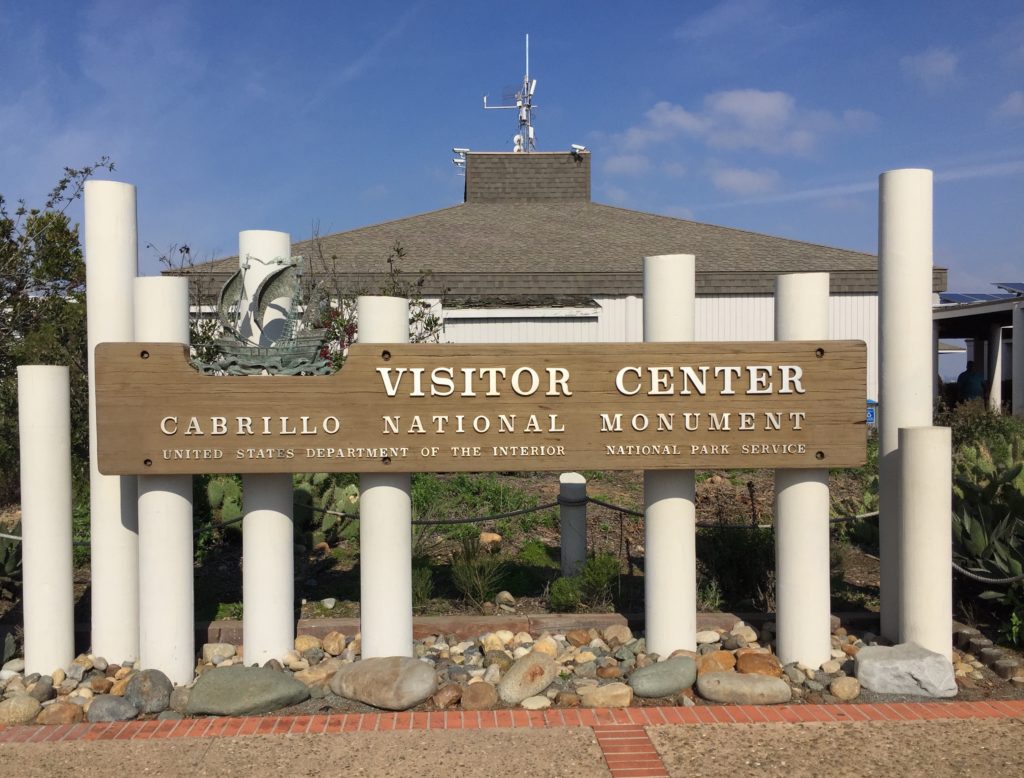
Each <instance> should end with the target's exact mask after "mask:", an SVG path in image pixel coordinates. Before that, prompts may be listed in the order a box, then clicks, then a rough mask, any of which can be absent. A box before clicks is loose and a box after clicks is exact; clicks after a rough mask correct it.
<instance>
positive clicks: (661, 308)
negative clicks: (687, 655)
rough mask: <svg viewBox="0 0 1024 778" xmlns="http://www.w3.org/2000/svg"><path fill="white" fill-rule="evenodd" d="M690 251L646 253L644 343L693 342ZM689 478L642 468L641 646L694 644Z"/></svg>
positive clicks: (686, 473) (660, 648)
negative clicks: (643, 633)
mask: <svg viewBox="0 0 1024 778" xmlns="http://www.w3.org/2000/svg"><path fill="white" fill-rule="evenodd" d="M695 289H696V276H695V262H694V257H693V255H692V254H666V255H663V256H655V257H644V341H646V342H648V343H654V342H680V341H691V340H693V332H694V295H695ZM695 489H696V487H695V481H694V474H693V471H692V470H646V471H644V549H645V551H644V554H645V558H644V610H645V621H646V637H647V650H648V651H652V652H654V653H657V654H660V655H661V656H668V655H669V654H671V653H672V652H673V651H675V650H676V649H679V648H685V649H688V650H690V651H693V650H695V649H696V648H697V555H696V535H695V533H696V528H695V517H696V506H695Z"/></svg>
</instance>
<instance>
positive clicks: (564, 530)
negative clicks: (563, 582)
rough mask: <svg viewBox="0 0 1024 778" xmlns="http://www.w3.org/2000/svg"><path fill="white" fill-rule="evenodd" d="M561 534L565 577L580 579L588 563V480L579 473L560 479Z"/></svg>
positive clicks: (567, 474)
mask: <svg viewBox="0 0 1024 778" xmlns="http://www.w3.org/2000/svg"><path fill="white" fill-rule="evenodd" d="M558 500H559V505H558V530H559V535H560V536H561V548H562V560H561V561H562V575H566V576H569V575H576V573H577V572H578V571H579V567H580V565H582V564H583V563H584V562H586V561H587V502H586V501H587V479H586V478H584V477H583V476H582V475H580V474H579V473H562V474H561V475H560V476H558Z"/></svg>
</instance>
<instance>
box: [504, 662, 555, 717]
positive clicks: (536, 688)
mask: <svg viewBox="0 0 1024 778" xmlns="http://www.w3.org/2000/svg"><path fill="white" fill-rule="evenodd" d="M558 670H559V666H558V664H557V663H556V662H555V660H554V659H552V658H551V657H550V656H548V655H547V654H539V653H536V652H531V653H529V654H527V655H526V656H524V657H523V658H522V659H519V660H516V662H515V663H514V664H513V665H512V667H510V668H509V669H508V672H506V673H505V677H504V678H502V679H501V683H499V684H498V696H499V697H500V698H501V701H502V702H504V703H506V704H507V705H518V704H519V703H521V702H522V701H523V700H525V699H526V698H527V697H532V696H534V695H535V694H540V693H541V692H542V691H544V690H545V689H547V688H548V686H550V685H551V682H552V681H554V680H555V677H556V676H557V675H558Z"/></svg>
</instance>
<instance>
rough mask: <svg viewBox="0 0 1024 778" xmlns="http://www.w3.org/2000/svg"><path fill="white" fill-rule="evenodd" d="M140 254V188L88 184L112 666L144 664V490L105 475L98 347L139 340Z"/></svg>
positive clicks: (99, 519)
mask: <svg viewBox="0 0 1024 778" xmlns="http://www.w3.org/2000/svg"><path fill="white" fill-rule="evenodd" d="M138 253H139V252H138V232H137V230H136V226H135V187H134V186H132V185H131V184H123V183H120V182H118V181H86V183H85V283H86V288H87V289H88V293H89V299H88V307H87V312H86V315H87V321H88V348H89V355H88V361H89V430H90V434H89V484H90V491H89V513H90V521H91V530H90V532H91V538H90V545H91V546H92V549H91V564H90V568H91V571H92V585H91V599H92V651H93V653H94V654H97V655H98V656H102V657H103V658H104V659H107V660H108V661H110V662H122V661H126V660H127V661H135V660H137V659H138V658H139V534H138V515H137V513H136V509H137V503H138V491H137V487H136V479H135V477H134V476H118V475H101V474H100V471H99V469H98V468H97V462H99V457H98V455H97V450H96V434H95V430H96V381H95V375H96V371H95V369H94V368H95V366H94V359H95V354H96V345H97V344H98V343H106V342H110V343H127V342H131V341H133V340H134V339H135V337H134V326H133V315H134V306H133V305H132V296H133V294H134V291H133V287H132V284H133V283H134V281H135V273H136V265H137V263H138Z"/></svg>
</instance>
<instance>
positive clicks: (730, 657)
mask: <svg viewBox="0 0 1024 778" xmlns="http://www.w3.org/2000/svg"><path fill="white" fill-rule="evenodd" d="M735 666H736V657H735V655H734V654H733V653H732V652H731V651H711V652H709V653H707V654H702V655H701V657H700V659H698V660H697V675H704V673H725V672H728V671H730V670H732V669H733V668H734V667H735Z"/></svg>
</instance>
